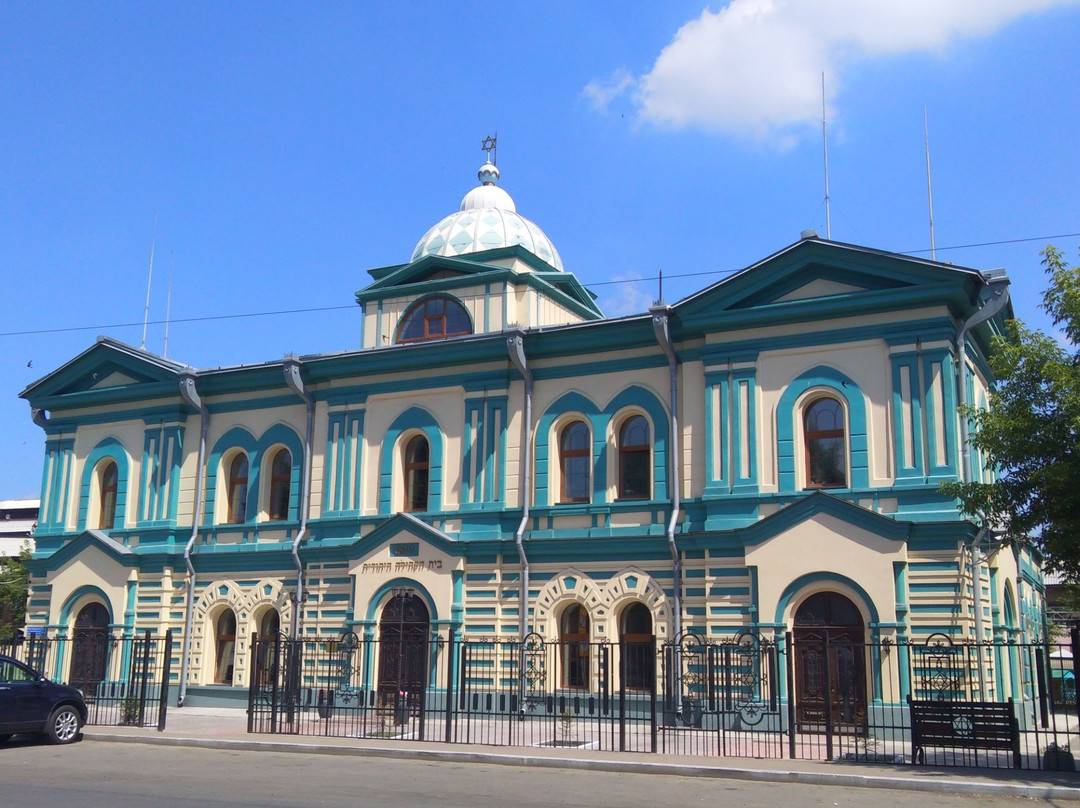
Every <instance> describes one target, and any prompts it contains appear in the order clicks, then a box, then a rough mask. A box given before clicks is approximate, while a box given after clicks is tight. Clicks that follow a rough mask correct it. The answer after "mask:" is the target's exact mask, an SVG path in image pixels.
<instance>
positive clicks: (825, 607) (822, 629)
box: [794, 592, 866, 734]
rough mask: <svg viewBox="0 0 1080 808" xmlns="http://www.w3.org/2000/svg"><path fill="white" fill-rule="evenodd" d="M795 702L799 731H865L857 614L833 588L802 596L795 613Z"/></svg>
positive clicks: (862, 646)
mask: <svg viewBox="0 0 1080 808" xmlns="http://www.w3.org/2000/svg"><path fill="white" fill-rule="evenodd" d="M794 640H795V705H796V723H797V725H798V731H799V732H825V730H826V727H827V725H828V724H829V723H830V722H831V725H832V731H833V732H838V733H844V734H863V733H864V732H865V731H866V646H865V642H864V640H865V634H864V628H863V622H862V617H861V616H860V615H859V611H858V609H856V608H855V605H854V604H853V603H852V602H851V601H850V600H848V599H847V598H845V597H844V596H843V595H840V594H838V593H835V592H821V593H819V594H816V595H812V596H811V597H809V598H807V599H806V601H805V602H804V603H803V604H802V606H800V607H799V609H798V611H797V612H796V614H795V630H794Z"/></svg>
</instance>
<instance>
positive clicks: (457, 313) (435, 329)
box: [397, 297, 472, 342]
mask: <svg viewBox="0 0 1080 808" xmlns="http://www.w3.org/2000/svg"><path fill="white" fill-rule="evenodd" d="M471 333H472V321H471V320H470V319H469V313H468V312H467V311H465V307H464V306H462V305H461V304H460V303H458V302H457V301H456V300H454V299H453V298H450V297H429V298H428V299H427V300H422V301H420V302H419V303H417V304H416V305H415V306H413V308H411V309H410V310H409V311H408V312H407V313H406V314H405V316H404V317H402V318H401V325H400V326H398V336H397V341H398V342H423V341H425V340H431V339H446V338H448V337H460V336H463V335H465V334H471Z"/></svg>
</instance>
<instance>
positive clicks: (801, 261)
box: [675, 238, 985, 326]
mask: <svg viewBox="0 0 1080 808" xmlns="http://www.w3.org/2000/svg"><path fill="white" fill-rule="evenodd" d="M984 285H985V281H984V279H983V277H982V275H981V274H980V273H979V272H978V271H977V270H973V269H968V268H964V267H955V266H952V265H949V264H940V263H937V262H934V261H926V260H923V259H919V258H913V257H911V256H907V255H900V254H897V253H889V252H884V251H880V250H870V249H867V248H863V247H856V246H853V245H848V244H839V243H837V242H831V241H824V240H822V239H817V238H807V239H804V240H802V241H800V242H798V243H796V244H793V245H791V246H790V247H787V248H786V249H784V250H781V251H780V252H778V253H775V254H774V255H771V256H769V257H768V258H766V259H764V260H763V261H759V262H758V263H756V264H753V265H751V266H749V267H747V268H746V269H743V270H741V271H739V272H736V273H734V274H733V275H731V276H730V277H728V278H725V279H723V280H721V281H719V282H718V283H715V284H713V285H712V286H710V287H708V288H706V289H704V290H702V291H701V292H698V293H696V294H694V295H692V296H691V297H688V298H686V299H685V300H682V301H680V302H679V303H677V304H676V306H675V308H676V310H677V313H678V317H679V319H680V321H681V322H682V324H683V325H684V326H686V325H690V326H693V325H703V326H708V325H710V324H715V323H717V322H719V321H722V320H724V319H729V320H731V321H732V322H733V323H746V324H751V323H754V322H756V321H759V320H761V321H764V320H767V319H769V318H775V319H780V318H784V317H792V318H802V319H805V318H807V317H811V316H814V317H828V316H831V315H843V314H851V313H859V312H872V311H876V310H883V309H887V308H894V307H896V306H900V305H905V304H910V305H913V306H914V305H925V304H926V303H927V302H937V303H946V304H949V305H951V306H953V307H954V308H956V309H957V311H958V313H960V312H961V310H963V309H970V308H972V304H973V301H974V300H975V299H976V298H977V296H978V293H979V289H981V288H982V287H983V286H984Z"/></svg>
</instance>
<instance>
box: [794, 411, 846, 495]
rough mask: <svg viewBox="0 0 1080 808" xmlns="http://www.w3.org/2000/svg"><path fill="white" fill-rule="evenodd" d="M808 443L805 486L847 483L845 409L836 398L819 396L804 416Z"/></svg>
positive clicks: (843, 485)
mask: <svg viewBox="0 0 1080 808" xmlns="http://www.w3.org/2000/svg"><path fill="white" fill-rule="evenodd" d="M803 437H804V439H805V442H806V487H807V488H843V487H845V486H846V485H847V440H846V436H845V432H844V408H843V406H841V404H840V402H839V401H837V400H836V399H835V398H819V399H817V400H816V401H814V402H812V403H811V404H810V406H808V407H807V408H806V412H805V414H804V415H803Z"/></svg>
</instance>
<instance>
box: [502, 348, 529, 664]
mask: <svg viewBox="0 0 1080 808" xmlns="http://www.w3.org/2000/svg"><path fill="white" fill-rule="evenodd" d="M506 348H507V350H508V351H509V353H510V361H511V362H513V363H514V367H516V368H517V369H518V372H519V373H520V374H521V375H522V376H523V377H524V379H525V418H524V421H523V423H522V427H521V434H522V440H523V442H524V444H525V457H524V461H523V463H524V466H525V468H524V471H523V473H522V484H521V500H522V506H521V522H520V523H519V524H518V528H517V530H515V531H514V546H515V547H517V552H518V560H519V561H520V562H521V628H520V634H521V642H522V643H524V642H525V636H526V635H527V634H528V633H529V558H528V556H526V555H525V542H524V541H523V537H524V535H525V526H526V525H527V524H528V523H529V500H530V498H531V497H530V495H531V490H530V489H531V488H532V395H533V375H532V371H531V370H529V360H528V359H527V358H526V356H525V340H524V338H523V336H522V335H521V333H520V332H519V333H517V334H515V335H514V336H512V337H507V339H506Z"/></svg>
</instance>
